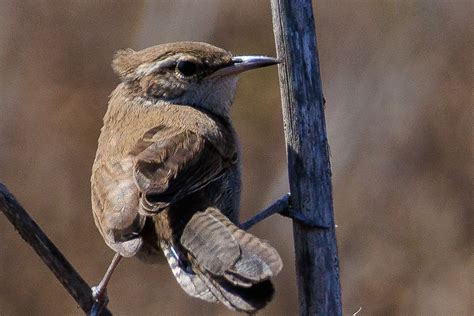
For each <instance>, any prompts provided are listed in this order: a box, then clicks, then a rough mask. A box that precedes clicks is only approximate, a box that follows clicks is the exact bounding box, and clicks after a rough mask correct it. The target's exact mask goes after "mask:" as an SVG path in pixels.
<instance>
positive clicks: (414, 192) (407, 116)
mask: <svg viewBox="0 0 474 316" xmlns="http://www.w3.org/2000/svg"><path fill="white" fill-rule="evenodd" d="M314 9H315V14H316V22H317V31H318V36H319V38H318V40H319V43H318V44H319V50H320V51H319V53H320V60H321V64H322V65H321V67H322V79H323V85H324V92H325V97H326V100H327V104H326V112H327V116H326V118H327V126H328V134H329V141H330V144H331V153H332V167H333V186H334V202H335V203H334V205H335V213H336V221H337V224H338V228H337V234H338V235H337V237H338V244H339V256H340V263H341V281H342V290H343V293H342V294H343V302H344V311H345V313H346V314H348V315H351V314H352V313H354V312H355V311H357V310H358V309H359V307H362V311H361V314H360V315H468V314H472V312H473V307H472V303H471V299H472V293H473V283H472V280H473V273H474V272H473V262H474V261H473V258H474V257H473V249H474V248H473V238H474V233H473V227H474V225H473V224H474V223H473V217H474V216H473V214H474V213H473V211H474V210H473V201H472V188H473V183H472V179H473V168H472V145H473V142H472V139H473V138H472V136H473V135H472V123H473V122H472V88H473V81H472V40H473V28H472V21H471V18H472V15H473V10H472V9H473V8H472V3H470V2H469V1H461V0H458V1H456V0H454V1H429V0H426V1H422V0H417V1H406V2H405V1H385V2H382V1H378V0H373V1H370V0H363V1H337V2H333V1H318V2H317V3H315V7H314ZM469 21H471V22H469ZM178 40H199V41H206V42H210V43H213V44H215V45H217V46H221V47H224V48H226V49H228V50H231V51H232V52H234V53H240V54H252V53H253V54H265V55H275V52H274V39H273V33H272V25H271V12H270V5H269V3H268V2H267V1H251V0H246V1H217V0H216V1H147V2H141V1H98V0H96V1H52V0H48V1H35V0H30V1H21V2H20V1H15V0H11V1H10V0H2V1H0V181H1V182H3V183H5V184H6V185H7V186H8V187H9V189H10V190H11V191H12V192H13V193H14V194H15V195H16V196H17V198H18V199H19V200H20V202H21V203H22V204H23V206H24V207H25V208H26V209H27V210H28V211H29V212H30V214H31V216H33V218H35V219H36V221H37V222H38V224H39V225H40V226H41V227H42V228H43V229H44V230H45V232H46V233H47V234H48V235H49V237H50V238H51V239H52V240H53V241H54V242H55V243H56V245H57V246H58V247H59V248H60V249H61V250H62V251H63V252H64V254H65V255H66V257H67V258H68V259H69V260H70V261H71V263H72V264H73V265H74V266H75V267H76V269H77V270H78V271H79V272H80V273H81V275H82V276H83V277H84V278H85V279H86V280H87V281H88V282H89V283H91V284H92V283H95V282H97V281H98V280H99V279H100V277H101V275H102V274H103V272H104V271H105V268H106V266H107V265H108V263H109V260H110V259H111V257H112V255H113V254H112V251H111V250H109V249H108V248H107V247H106V245H105V244H104V243H103V241H102V239H101V237H100V235H99V233H98V232H97V231H96V228H95V226H94V222H93V219H92V215H91V210H90V198H89V195H90V192H89V177H90V169H91V165H92V161H93V158H94V153H95V149H96V143H97V138H98V135H99V129H100V127H101V123H102V122H101V119H102V116H103V115H104V113H105V110H106V106H107V97H108V94H109V93H110V92H111V90H112V89H113V88H114V86H115V85H116V84H117V82H118V80H117V78H116V77H115V75H114V74H113V72H112V70H111V68H110V61H111V57H112V55H113V53H114V51H116V50H117V49H120V48H126V47H131V48H134V49H141V48H145V47H148V46H152V45H155V44H158V43H164V42H170V41H178ZM233 117H234V119H235V124H236V127H237V130H238V132H239V134H240V136H241V142H242V148H243V159H244V178H243V180H244V192H243V203H242V218H244V219H245V218H247V217H249V216H251V215H252V214H253V213H255V212H256V211H257V210H259V209H261V208H262V207H264V206H265V205H267V204H269V203H270V202H271V201H272V200H273V199H275V198H277V197H279V196H280V195H281V194H283V193H284V192H286V191H287V190H288V187H287V176H286V160H285V145H284V138H283V131H282V119H281V109H280V95H279V90H278V78H277V70H276V68H273V69H262V70H259V71H255V72H252V73H248V74H245V75H243V78H242V79H241V82H240V86H239V90H238V93H237V96H236V100H235V106H234V110H233ZM252 231H253V232H254V233H255V234H257V235H259V236H261V237H263V238H266V239H268V240H270V241H271V243H272V244H273V245H275V246H276V248H277V249H278V250H279V251H280V253H281V254H282V256H283V260H284V263H285V267H284V270H283V272H282V273H281V275H279V276H278V278H277V279H276V288H277V293H276V296H275V299H274V302H272V304H271V305H270V306H269V307H268V308H267V309H265V310H264V311H263V312H262V313H261V314H262V315H294V314H295V313H296V310H297V301H296V287H295V275H294V264H293V263H294V254H293V243H292V231H291V222H290V221H289V220H288V219H285V218H282V217H279V216H275V217H273V218H270V219H268V220H267V221H265V222H263V223H261V224H259V225H258V226H256V227H255V228H253V229H252ZM0 240H1V242H0V315H2V316H3V315H71V314H75V315H80V314H81V311H80V309H78V308H77V307H76V305H75V302H74V301H73V300H72V298H71V297H69V296H68V294H67V293H66V291H65V290H64V289H63V288H62V286H61V285H60V283H58V282H57V281H56V279H55V278H54V276H53V275H52V273H51V272H50V271H49V270H48V269H47V268H46V267H45V266H44V264H42V262H41V261H40V260H39V259H38V258H37V256H36V255H35V254H34V252H33V251H32V250H31V249H30V248H29V246H28V245H26V244H25V243H24V242H23V240H22V239H21V238H20V237H19V235H18V234H17V233H16V232H15V230H14V229H13V227H12V226H11V225H10V223H9V222H8V221H7V220H6V219H5V218H4V216H2V215H0ZM109 296H110V299H111V301H110V304H109V307H110V308H111V310H112V311H113V312H114V313H115V314H116V315H188V314H192V315H231V314H235V313H233V312H230V311H227V310H226V309H225V308H224V307H222V306H220V305H213V304H207V303H202V302H200V301H198V300H196V299H192V298H189V297H187V296H186V295H185V294H184V292H183V291H182V290H181V289H180V288H179V286H178V285H177V283H176V282H175V281H174V280H173V277H172V275H171V272H170V271H169V268H168V267H167V266H166V265H161V266H151V265H145V264H143V263H141V262H139V261H138V260H136V259H129V260H125V261H123V263H122V264H121V266H119V268H118V271H117V272H116V274H115V276H114V278H113V279H112V283H111V285H110V288H109Z"/></svg>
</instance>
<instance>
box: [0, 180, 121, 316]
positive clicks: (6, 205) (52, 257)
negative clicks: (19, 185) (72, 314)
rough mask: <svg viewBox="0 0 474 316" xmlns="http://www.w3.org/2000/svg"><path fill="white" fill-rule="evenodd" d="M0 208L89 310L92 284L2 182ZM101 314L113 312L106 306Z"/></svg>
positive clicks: (83, 308)
mask: <svg viewBox="0 0 474 316" xmlns="http://www.w3.org/2000/svg"><path fill="white" fill-rule="evenodd" d="M0 210H1V211H2V212H3V213H4V214H5V216H6V217H7V219H8V220H9V221H10V222H11V223H12V224H13V226H15V229H16V230H17V231H18V232H19V233H20V235H21V237H22V238H23V239H24V240H25V241H26V242H27V243H28V244H29V245H30V246H31V247H32V248H33V250H34V251H35V252H36V253H37V254H38V255H39V256H40V258H41V260H43V262H44V263H45V264H46V265H47V266H48V268H49V269H50V270H51V271H52V272H53V273H54V275H55V276H56V278H57V279H58V280H59V282H61V284H62V285H63V286H64V288H65V289H66V290H67V291H68V292H69V294H70V295H71V296H72V297H73V298H74V300H75V301H76V302H77V304H79V306H80V307H81V308H82V310H83V311H84V312H85V313H89V311H90V310H91V307H92V305H93V303H94V300H93V298H92V291H91V287H90V286H89V285H88V284H87V283H86V282H85V281H84V279H83V278H82V277H81V276H80V275H79V274H78V273H77V271H76V270H75V269H74V268H73V266H72V265H71V264H70V263H69V262H68V261H67V260H66V258H65V257H64V256H63V254H62V253H61V252H60V251H59V249H58V248H57V247H56V246H55V245H54V244H53V243H52V242H51V240H50V239H49V238H48V236H46V234H45V233H44V232H43V231H42V230H41V228H40V227H39V226H38V225H37V224H36V223H35V221H34V220H33V219H32V218H31V217H30V216H29V215H28V213H27V212H26V211H25V209H23V207H22V206H21V205H20V204H19V203H18V201H17V200H16V199H15V197H14V196H13V195H12V194H11V193H10V192H9V191H8V189H7V188H6V186H5V185H3V184H2V183H0ZM101 315H103V316H108V315H112V313H111V312H110V311H109V310H108V309H106V308H105V309H103V310H102V313H101Z"/></svg>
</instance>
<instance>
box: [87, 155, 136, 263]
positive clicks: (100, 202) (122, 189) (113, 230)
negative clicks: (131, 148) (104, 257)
mask: <svg viewBox="0 0 474 316" xmlns="http://www.w3.org/2000/svg"><path fill="white" fill-rule="evenodd" d="M91 190H92V205H93V210H94V212H93V214H94V219H95V222H96V225H97V227H98V228H99V231H100V233H101V234H102V236H103V237H104V240H105V241H106V243H107V244H108V245H109V246H110V247H111V248H112V249H114V250H115V251H116V252H118V253H120V254H121V255H122V256H125V257H130V256H133V255H135V254H136V253H137V251H138V250H139V249H140V247H141V245H142V239H141V238H140V236H139V233H140V232H141V230H142V229H143V226H144V225H145V216H143V215H140V214H138V207H137V206H138V201H139V200H138V199H139V192H138V189H137V186H136V185H135V182H134V180H133V160H132V159H131V157H125V158H123V159H121V160H119V161H115V162H114V161H105V162H103V163H100V164H98V165H97V167H96V168H95V170H94V172H93V174H92V179H91Z"/></svg>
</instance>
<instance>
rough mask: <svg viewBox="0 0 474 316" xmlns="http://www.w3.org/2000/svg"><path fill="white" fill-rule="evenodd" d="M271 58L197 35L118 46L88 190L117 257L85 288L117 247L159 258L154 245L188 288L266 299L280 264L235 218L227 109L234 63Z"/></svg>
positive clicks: (239, 304) (255, 63)
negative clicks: (230, 49)
mask: <svg viewBox="0 0 474 316" xmlns="http://www.w3.org/2000/svg"><path fill="white" fill-rule="evenodd" d="M277 63H279V61H278V60H277V59H275V58H272V57H266V56H234V55H232V53H230V52H228V51H226V50H224V49H221V48H218V47H216V46H213V45H211V44H207V43H203V42H175V43H168V44H161V45H157V46H153V47H149V48H146V49H143V50H140V51H134V50H132V49H125V50H120V51H118V52H117V53H116V54H115V56H114V58H113V62H112V68H113V70H114V71H115V73H116V74H117V75H118V76H119V78H120V81H121V82H120V83H119V84H118V86H117V87H116V88H115V90H114V91H113V92H112V93H111V95H110V98H109V103H108V109H107V112H106V114H105V116H104V119H103V123H104V125H103V127H102V129H101V134H100V136H99V140H98V149H97V153H96V157H95V160H94V163H93V167H92V176H91V200H92V210H93V217H94V221H95V224H96V226H97V228H98V230H99V232H100V234H101V235H102V237H103V238H104V240H105V243H106V244H107V245H108V246H109V247H110V248H111V249H112V250H113V251H114V252H115V253H116V256H115V257H114V261H113V262H112V264H111V266H110V268H109V270H110V271H108V273H106V276H104V278H103V279H102V281H101V282H100V284H99V285H98V286H97V287H94V288H93V293H94V298H96V300H97V301H100V300H102V301H103V300H105V299H104V298H103V296H104V293H105V289H106V286H107V283H108V280H109V279H110V275H111V271H113V269H114V268H115V266H116V265H117V264H118V262H119V261H120V258H122V257H137V258H138V259H140V260H142V261H144V262H148V263H159V262H162V261H163V259H162V258H163V255H164V257H165V258H166V261H167V262H168V264H169V266H170V268H171V271H172V273H173V275H174V277H175V278H176V280H177V282H178V283H179V285H180V286H181V287H182V289H183V290H184V291H185V292H186V293H187V294H188V295H190V296H192V297H196V298H199V299H202V300H205V301H208V302H214V303H218V302H220V303H223V304H224V305H225V306H226V307H228V308H230V309H232V310H236V311H239V312H245V313H255V312H256V311H258V310H260V309H262V308H264V307H265V306H266V305H267V304H268V303H269V302H270V301H271V299H272V297H273V294H274V287H273V285H272V282H271V279H272V278H273V277H275V276H276V275H277V274H278V273H279V272H280V271H281V269H282V265H283V264H282V260H281V258H280V256H279V254H278V252H277V250H276V249H275V248H273V247H272V246H271V245H270V244H269V243H268V242H267V241H265V240H262V239H260V238H258V237H256V236H254V235H252V234H250V233H248V232H246V231H244V230H242V229H240V228H239V208H240V206H239V204H240V191H241V154H240V148H239V140H238V137H237V134H236V131H235V129H234V127H233V125H232V120H231V117H230V109H231V106H232V103H233V99H234V95H235V91H236V87H237V80H238V77H239V74H241V73H242V72H244V71H247V70H251V69H256V68H261V67H266V66H270V65H275V64H277ZM252 106H253V105H252ZM109 272H110V273H109Z"/></svg>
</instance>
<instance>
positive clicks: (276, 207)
mask: <svg viewBox="0 0 474 316" xmlns="http://www.w3.org/2000/svg"><path fill="white" fill-rule="evenodd" d="M289 200H290V194H289V193H287V194H285V195H284V196H283V197H281V198H280V199H278V200H276V201H275V202H273V203H272V205H270V206H269V207H267V208H266V209H264V210H263V211H261V212H259V213H258V214H257V215H255V216H254V217H252V218H251V219H249V220H247V221H246V222H244V223H242V224H240V228H242V229H243V230H247V229H249V228H250V227H252V226H253V225H255V224H257V223H259V222H261V221H263V220H264V219H265V218H267V217H269V216H271V215H273V214H276V213H279V214H282V215H284V214H286V213H287V211H288V207H289Z"/></svg>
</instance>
